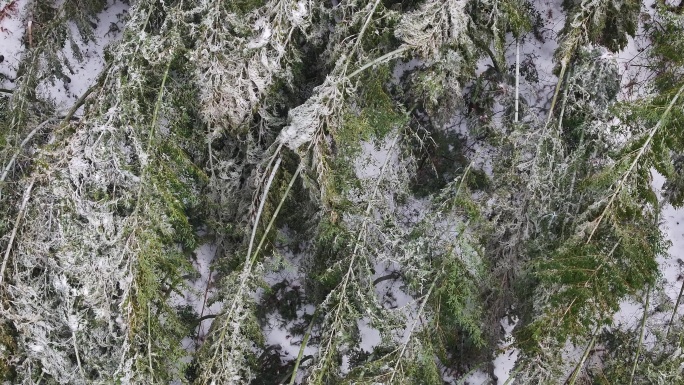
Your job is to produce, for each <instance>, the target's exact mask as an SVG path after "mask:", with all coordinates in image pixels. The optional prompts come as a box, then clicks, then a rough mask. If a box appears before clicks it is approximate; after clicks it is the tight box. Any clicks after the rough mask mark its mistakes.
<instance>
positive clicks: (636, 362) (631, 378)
mask: <svg viewBox="0 0 684 385" xmlns="http://www.w3.org/2000/svg"><path fill="white" fill-rule="evenodd" d="M650 299H651V285H648V290H647V291H646V304H645V305H644V315H643V316H642V317H641V332H639V345H637V351H636V354H635V356H634V365H633V366H632V374H631V375H630V376H629V385H632V384H633V383H634V373H636V369H637V366H638V365H639V355H640V354H641V345H642V344H643V343H644V334H645V332H646V317H647V315H648V304H649V301H650Z"/></svg>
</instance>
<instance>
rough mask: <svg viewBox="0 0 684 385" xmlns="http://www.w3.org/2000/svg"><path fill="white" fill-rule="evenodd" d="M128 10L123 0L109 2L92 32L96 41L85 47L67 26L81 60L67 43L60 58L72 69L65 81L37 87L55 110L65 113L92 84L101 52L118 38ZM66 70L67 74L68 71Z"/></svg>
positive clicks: (48, 81)
mask: <svg viewBox="0 0 684 385" xmlns="http://www.w3.org/2000/svg"><path fill="white" fill-rule="evenodd" d="M128 8H129V5H127V4H125V3H124V2H123V1H110V3H109V4H108V5H107V7H106V8H105V9H104V10H103V11H102V12H101V13H100V14H98V15H97V19H98V23H97V28H96V29H95V31H94V36H95V41H94V42H89V43H87V44H84V43H83V41H82V39H81V38H80V35H79V33H78V29H77V28H76V25H75V24H74V23H69V25H68V27H69V30H70V33H71V35H72V36H74V41H75V42H76V45H77V46H78V47H79V49H80V51H81V53H82V55H83V61H82V62H79V61H78V60H77V59H76V57H74V51H73V49H72V47H71V44H69V42H68V41H67V44H65V47H64V48H63V49H62V52H61V55H62V57H63V58H64V60H66V61H68V62H69V63H70V64H71V66H72V67H71V68H72V69H73V71H71V73H69V74H68V79H66V80H61V79H46V80H44V81H42V82H41V83H40V84H39V85H38V87H37V91H38V92H39V93H42V94H44V95H46V96H48V97H49V98H51V99H52V100H53V101H54V102H55V106H56V107H57V110H59V111H66V110H68V109H69V108H71V106H72V105H73V104H74V102H75V101H76V100H77V99H78V98H79V97H81V95H83V94H84V93H85V92H86V91H87V90H88V88H90V87H91V86H92V85H93V84H95V81H96V80H97V77H98V76H99V75H100V72H101V71H102V70H103V69H104V66H105V60H104V50H105V48H106V47H107V46H108V45H109V44H110V43H112V42H115V41H117V40H118V39H119V38H120V37H121V31H120V29H121V28H119V26H120V22H121V21H122V18H123V16H124V15H125V13H126V12H127V10H128ZM65 70H66V71H67V72H69V70H68V69H67V68H65Z"/></svg>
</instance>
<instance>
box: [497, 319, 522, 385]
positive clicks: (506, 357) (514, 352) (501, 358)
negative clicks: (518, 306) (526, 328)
mask: <svg viewBox="0 0 684 385" xmlns="http://www.w3.org/2000/svg"><path fill="white" fill-rule="evenodd" d="M500 323H501V327H502V328H503V329H504V338H503V340H502V341H501V342H500V343H499V349H500V350H501V351H502V352H501V353H500V354H499V355H498V356H497V357H496V358H495V359H494V361H493V365H494V375H495V376H496V378H497V384H498V385H503V384H505V383H506V381H508V377H510V375H511V370H512V369H513V366H514V365H515V362H516V361H517V360H518V354H519V353H520V352H519V350H518V349H515V348H511V345H512V344H513V343H514V342H515V338H514V337H513V329H514V328H515V325H516V324H517V323H518V319H517V317H515V316H513V317H511V318H510V319H509V317H504V318H502V319H501V322H500Z"/></svg>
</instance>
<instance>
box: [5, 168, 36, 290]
mask: <svg viewBox="0 0 684 385" xmlns="http://www.w3.org/2000/svg"><path fill="white" fill-rule="evenodd" d="M34 183H35V180H34V179H31V182H29V185H28V186H27V187H26V190H25V191H24V199H23V200H22V201H21V207H19V212H18V213H17V219H15V221H14V227H13V228H12V234H11V235H10V238H9V241H8V242H7V249H5V256H4V257H3V259H2V266H1V267H0V287H1V286H2V283H3V280H4V277H5V268H6V267H7V261H8V260H9V256H10V254H11V252H12V244H13V243H14V239H15V238H16V236H17V231H18V230H19V225H20V224H21V219H22V218H23V217H24V212H25V211H26V205H27V204H28V201H29V199H31V190H32V189H33V184H34Z"/></svg>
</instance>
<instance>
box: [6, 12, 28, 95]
mask: <svg viewBox="0 0 684 385" xmlns="http://www.w3.org/2000/svg"><path fill="white" fill-rule="evenodd" d="M27 3H28V1H26V0H15V1H7V0H2V1H0V11H3V10H5V11H8V14H7V16H5V17H4V18H3V19H2V20H0V47H2V48H0V55H2V56H3V57H4V60H3V61H2V62H1V63H0V88H5V89H12V88H14V85H13V82H14V79H15V78H16V76H17V69H18V66H19V60H20V59H21V54H22V52H23V51H24V47H23V45H22V41H21V40H22V38H23V37H24V34H25V32H26V22H25V19H26V4H27ZM9 7H13V8H14V11H9Z"/></svg>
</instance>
